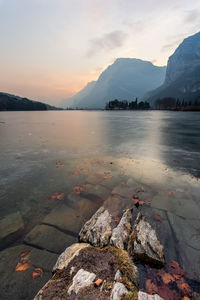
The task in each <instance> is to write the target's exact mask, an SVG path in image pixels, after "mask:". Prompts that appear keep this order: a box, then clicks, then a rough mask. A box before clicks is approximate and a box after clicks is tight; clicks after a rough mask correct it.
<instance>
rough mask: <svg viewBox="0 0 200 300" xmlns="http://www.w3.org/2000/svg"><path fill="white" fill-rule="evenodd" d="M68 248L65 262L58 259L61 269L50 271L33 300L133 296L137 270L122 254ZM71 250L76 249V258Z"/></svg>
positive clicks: (55, 268) (115, 251)
mask: <svg viewBox="0 0 200 300" xmlns="http://www.w3.org/2000/svg"><path fill="white" fill-rule="evenodd" d="M80 245H81V244H80ZM80 247H81V246H80ZM70 248H71V249H68V251H67V253H68V255H67V256H66V261H65V262H64V259H63V256H62V259H60V258H59V259H58V261H59V260H60V261H62V265H63V268H62V269H59V268H58V267H54V270H55V273H54V275H53V277H52V279H51V280H50V281H49V282H47V284H46V285H45V286H44V287H43V288H42V289H41V290H40V291H39V293H38V294H37V296H36V297H35V300H43V299H44V300H45V299H48V300H50V299H77V300H78V299H80V300H84V299H85V300H94V299H108V298H110V299H112V300H116V299H120V298H119V297H121V296H125V295H126V294H129V293H133V292H134V293H137V289H138V271H137V267H136V266H135V265H134V264H133V262H132V261H131V258H130V257H129V255H128V253H127V252H126V251H124V250H120V249H116V248H114V247H106V248H104V249H100V248H94V247H91V246H86V245H85V247H84V248H82V249H79V246H78V244H75V246H74V245H72V246H71V247H70ZM75 248H76V249H77V250H78V249H79V250H78V251H79V252H78V253H77V255H74V253H76V251H74V249H75ZM66 250H67V249H66ZM69 257H71V258H72V259H69ZM56 265H57V266H58V265H59V263H58V262H57V264H56ZM116 274H118V275H116ZM95 282H96V283H95Z"/></svg>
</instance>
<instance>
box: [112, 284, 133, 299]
mask: <svg viewBox="0 0 200 300" xmlns="http://www.w3.org/2000/svg"><path fill="white" fill-rule="evenodd" d="M129 293H130V292H129V291H128V290H127V288H126V287H125V286H124V285H123V283H121V282H116V283H115V284H114V286H113V289H112V292H111V295H110V300H120V299H122V298H121V297H122V296H125V295H127V294H129Z"/></svg>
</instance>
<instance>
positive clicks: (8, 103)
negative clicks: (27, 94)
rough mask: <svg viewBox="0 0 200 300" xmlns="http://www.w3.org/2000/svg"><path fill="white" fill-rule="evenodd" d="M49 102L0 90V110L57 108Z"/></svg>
mask: <svg viewBox="0 0 200 300" xmlns="http://www.w3.org/2000/svg"><path fill="white" fill-rule="evenodd" d="M57 109H58V108H56V107H54V106H51V105H49V104H46V103H43V102H39V101H34V100H29V99H27V98H22V97H19V96H15V95H11V94H8V93H3V92H0V111H19V110H57Z"/></svg>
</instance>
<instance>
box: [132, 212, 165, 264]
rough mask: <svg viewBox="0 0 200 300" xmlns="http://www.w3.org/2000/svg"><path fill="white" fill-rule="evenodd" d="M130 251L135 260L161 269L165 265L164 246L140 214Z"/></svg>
mask: <svg viewBox="0 0 200 300" xmlns="http://www.w3.org/2000/svg"><path fill="white" fill-rule="evenodd" d="M128 251H129V253H130V255H131V256H133V259H134V260H138V261H140V262H142V263H147V264H151V265H154V266H159V267H161V266H163V265H164V263H165V259H164V249H163V246H162V244H161V243H160V241H159V240H158V238H157V235H156V232H155V230H154V229H153V228H152V227H151V225H150V224H149V223H148V222H147V220H146V218H145V217H144V216H143V215H142V214H141V213H139V214H138V216H137V219H136V221H135V225H134V229H133V232H132V234H131V236H130V239H129V244H128Z"/></svg>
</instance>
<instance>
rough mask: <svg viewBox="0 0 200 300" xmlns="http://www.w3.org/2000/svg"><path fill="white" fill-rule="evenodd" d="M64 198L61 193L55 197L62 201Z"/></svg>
mask: <svg viewBox="0 0 200 300" xmlns="http://www.w3.org/2000/svg"><path fill="white" fill-rule="evenodd" d="M64 197H65V195H64V194H63V193H62V194H59V195H57V197H56V199H58V200H63V199H64Z"/></svg>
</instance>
